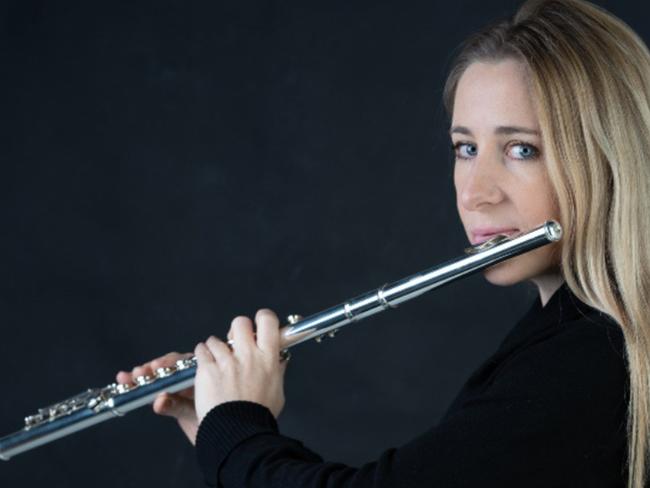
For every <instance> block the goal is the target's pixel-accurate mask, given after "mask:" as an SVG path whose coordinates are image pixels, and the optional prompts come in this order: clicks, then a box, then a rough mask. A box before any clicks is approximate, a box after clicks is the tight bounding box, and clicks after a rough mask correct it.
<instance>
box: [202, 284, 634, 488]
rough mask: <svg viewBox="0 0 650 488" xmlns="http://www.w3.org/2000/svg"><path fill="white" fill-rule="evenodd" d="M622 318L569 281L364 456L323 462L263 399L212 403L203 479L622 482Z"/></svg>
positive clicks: (358, 486)
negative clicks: (355, 463) (417, 421)
mask: <svg viewBox="0 0 650 488" xmlns="http://www.w3.org/2000/svg"><path fill="white" fill-rule="evenodd" d="M628 385H629V383H628V376H627V370H626V362H625V354H624V341H623V335H622V332H621V330H620V327H619V326H618V325H617V324H616V323H615V322H614V321H612V320H611V319H610V318H609V317H607V316H606V315H604V314H602V313H600V312H598V311H597V310H595V309H593V308H590V307H588V306H587V305H585V304H584V303H581V302H579V301H578V299H577V298H576V297H575V296H574V295H573V294H572V293H571V291H570V290H569V288H568V287H567V286H566V284H565V285H563V286H562V287H560V288H559V289H558V290H557V291H556V292H555V294H554V295H553V296H552V297H551V299H550V300H549V302H548V303H547V304H546V306H544V307H542V306H541V303H540V301H539V300H537V301H536V302H535V303H534V304H533V306H532V308H531V309H530V310H529V311H528V312H527V313H526V314H525V315H524V316H523V318H522V319H521V320H520V321H519V322H518V323H517V324H516V325H515V327H514V328H513V329H512V330H511V331H510V332H509V334H508V335H507V336H506V338H505V339H504V340H503V342H502V343H501V345H500V346H499V348H498V349H497V351H496V352H495V353H494V354H493V355H492V356H491V357H490V358H489V359H488V360H487V361H485V363H484V364H483V365H482V366H481V367H480V368H479V369H478V370H477V371H475V372H474V373H473V374H472V375H471V376H470V378H469V379H468V380H467V382H466V383H465V385H464V386H463V388H462V389H461V391H460V393H459V394H458V396H457V398H456V399H455V400H454V401H453V402H452V404H451V406H450V407H449V410H448V411H447V412H446V414H445V415H444V416H443V418H442V419H441V420H440V421H439V422H438V424H437V425H435V426H434V427H432V428H431V429H429V430H428V431H426V432H424V433H423V434H421V435H420V436H418V437H417V438H415V439H413V440H411V441H410V442H408V443H406V444H404V445H402V446H401V447H399V448H391V449H388V450H386V451H385V452H384V453H383V454H381V456H380V457H379V459H378V460H376V461H374V462H371V463H368V464H365V465H363V466H361V467H358V468H357V467H350V466H346V465H344V464H341V463H334V462H325V461H323V459H322V458H321V457H320V456H319V455H318V454H316V453H314V452H312V451H311V450H309V449H307V448H306V447H304V446H303V444H302V443H301V442H299V441H297V440H294V439H291V438H288V437H285V436H283V435H281V434H280V433H279V432H278V426H277V424H276V421H275V419H274V417H273V415H272V414H271V412H270V411H269V410H268V409H267V408H266V407H263V406H262V405H259V404H257V403H252V402H243V401H235V402H228V403H224V404H221V405H218V406H217V407H215V408H214V409H212V410H211V411H210V412H209V413H208V414H207V415H206V417H205V418H204V419H203V421H202V422H201V425H200V426H199V430H198V434H197V440H196V451H197V456H198V460H199V465H200V466H201V468H202V470H203V474H204V476H205V479H206V482H207V484H208V485H210V486H219V487H224V488H234V487H237V488H239V487H251V488H256V487H260V488H261V487H265V488H270V487H277V488H280V487H281V488H292V487H300V488H311V487H322V488H325V487H327V488H334V487H337V488H338V487H341V488H362V487H363V488H366V487H368V488H369V487H377V488H379V487H382V488H384V487H400V488H401V487H404V488H407V487H408V488H411V487H413V488H420V487H441V488H442V487H444V488H450V487H474V486H495V487H503V486H526V487H544V488H550V487H610V486H611V487H613V486H621V487H622V486H624V484H625V475H626V470H625V461H626V459H627V457H626V439H627V437H626V410H627V400H628Z"/></svg>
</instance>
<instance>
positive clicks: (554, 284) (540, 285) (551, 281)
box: [531, 274, 564, 307]
mask: <svg viewBox="0 0 650 488" xmlns="http://www.w3.org/2000/svg"><path fill="white" fill-rule="evenodd" d="M531 281H532V282H533V283H535V285H536V286H537V289H538V290H539V299H540V300H541V302H542V307H544V306H545V305H546V304H547V303H548V301H549V300H550V299H551V297H552V296H553V293H555V292H556V291H557V289H558V288H560V286H562V283H564V279H563V278H562V276H561V275H560V274H549V275H544V276H539V277H537V278H535V279H533V280H531Z"/></svg>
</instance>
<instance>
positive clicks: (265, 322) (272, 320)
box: [255, 308, 280, 357]
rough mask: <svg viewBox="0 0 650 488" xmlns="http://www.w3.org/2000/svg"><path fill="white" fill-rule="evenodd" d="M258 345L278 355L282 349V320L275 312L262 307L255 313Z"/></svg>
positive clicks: (265, 350)
mask: <svg viewBox="0 0 650 488" xmlns="http://www.w3.org/2000/svg"><path fill="white" fill-rule="evenodd" d="M255 324H256V325H257V347H259V348H260V349H261V350H262V351H264V352H267V353H269V354H272V355H273V356H274V357H277V356H278V354H279V351H280V320H279V319H278V316H277V315H276V314H275V312H274V311H273V310H271V309H268V308H262V309H260V310H258V311H257V313H256V314H255Z"/></svg>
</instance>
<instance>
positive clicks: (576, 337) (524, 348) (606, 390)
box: [494, 309, 628, 397]
mask: <svg viewBox="0 0 650 488" xmlns="http://www.w3.org/2000/svg"><path fill="white" fill-rule="evenodd" d="M499 370H500V371H499V372H498V373H497V374H496V375H495V378H494V379H495V381H497V382H498V381H503V380H508V379H509V380H510V381H518V380H522V381H523V379H524V378H527V379H531V378H534V379H535V381H536V384H537V387H538V389H540V390H542V391H544V389H545V388H546V390H547V391H549V392H553V391H555V392H558V391H560V390H563V391H564V392H565V393H567V394H569V393H570V392H573V393H578V394H580V393H585V392H588V393H589V395H590V396H593V395H595V396H599V395H602V396H611V395H613V396H616V397H618V396H619V395H620V393H621V389H622V388H623V389H624V388H626V385H627V381H628V373H627V365H626V352H625V338H624V335H623V332H622V330H621V327H620V325H618V324H617V323H616V322H615V321H614V320H612V319H611V318H610V317H608V316H607V315H605V314H603V313H601V312H598V311H596V310H593V309H592V311H590V312H589V313H586V314H581V315H579V316H576V317H573V318H572V319H571V320H567V321H563V322H561V323H558V324H555V325H553V326H552V327H548V328H546V329H545V330H544V331H543V332H541V333H539V334H536V336H535V337H532V338H531V340H530V341H528V342H527V343H526V344H522V345H521V347H519V348H517V350H515V351H512V354H510V355H509V357H507V358H504V361H503V362H502V364H501V367H500V368H499Z"/></svg>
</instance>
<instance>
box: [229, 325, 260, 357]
mask: <svg viewBox="0 0 650 488" xmlns="http://www.w3.org/2000/svg"><path fill="white" fill-rule="evenodd" d="M230 330H231V331H232V340H233V341H234V344H233V351H235V352H239V353H243V354H246V353H250V352H251V351H252V350H253V348H254V347H257V346H256V344H255V334H254V332H253V321H252V320H251V319H249V318H248V317H244V316H242V315H240V316H239V317H235V318H234V319H233V321H232V323H231V324H230Z"/></svg>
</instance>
